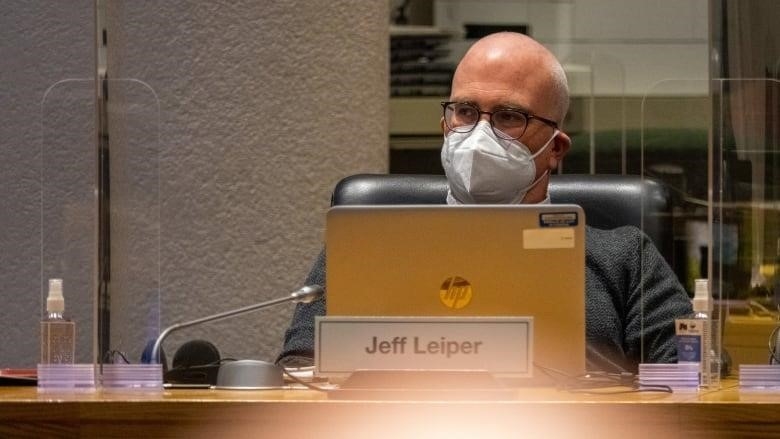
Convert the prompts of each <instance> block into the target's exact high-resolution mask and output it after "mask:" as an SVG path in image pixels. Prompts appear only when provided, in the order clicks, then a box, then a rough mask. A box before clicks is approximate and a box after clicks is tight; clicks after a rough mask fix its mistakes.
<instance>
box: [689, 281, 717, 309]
mask: <svg viewBox="0 0 780 439" xmlns="http://www.w3.org/2000/svg"><path fill="white" fill-rule="evenodd" d="M693 311H694V312H700V311H704V312H708V311H712V296H711V295H710V288H709V281H708V280H707V279H696V288H695V289H694V294H693Z"/></svg>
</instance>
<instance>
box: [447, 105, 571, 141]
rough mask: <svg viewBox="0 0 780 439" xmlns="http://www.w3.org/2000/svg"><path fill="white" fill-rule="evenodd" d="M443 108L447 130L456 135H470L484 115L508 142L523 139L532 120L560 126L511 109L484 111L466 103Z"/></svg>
mask: <svg viewBox="0 0 780 439" xmlns="http://www.w3.org/2000/svg"><path fill="white" fill-rule="evenodd" d="M441 106H442V108H443V109H444V123H445V124H446V125H447V128H449V129H450V130H451V131H454V132H456V133H468V132H469V131H471V130H473V129H474V127H475V126H477V123H478V122H479V118H480V116H482V115H483V114H487V115H489V116H490V126H491V128H492V129H493V132H494V133H495V134H496V136H498V137H500V138H502V139H506V140H514V139H519V138H520V137H523V134H525V130H526V128H528V122H529V121H530V120H531V119H537V120H539V121H540V122H543V123H544V124H546V125H549V126H551V127H553V128H555V129H558V124H557V123H556V122H554V121H552V120H550V119H545V118H543V117H539V116H535V115H533V114H529V113H526V112H524V111H520V110H514V109H511V108H506V109H500V110H496V111H482V110H480V109H479V107H477V106H476V105H474V104H469V103H466V102H442V103H441Z"/></svg>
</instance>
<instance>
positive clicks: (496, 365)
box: [314, 316, 533, 378]
mask: <svg viewBox="0 0 780 439" xmlns="http://www.w3.org/2000/svg"><path fill="white" fill-rule="evenodd" d="M314 364H315V373H316V374H318V375H324V376H344V375H348V374H350V373H352V372H353V371H355V370H359V369H368V370H371V369H373V370H377V369H379V370H387V369H401V370H402V369H428V370H487V371H489V372H492V373H494V374H497V375H505V376H513V377H520V378H525V377H529V378H530V377H532V376H533V317H341V316H318V317H317V318H316V320H315V345H314Z"/></svg>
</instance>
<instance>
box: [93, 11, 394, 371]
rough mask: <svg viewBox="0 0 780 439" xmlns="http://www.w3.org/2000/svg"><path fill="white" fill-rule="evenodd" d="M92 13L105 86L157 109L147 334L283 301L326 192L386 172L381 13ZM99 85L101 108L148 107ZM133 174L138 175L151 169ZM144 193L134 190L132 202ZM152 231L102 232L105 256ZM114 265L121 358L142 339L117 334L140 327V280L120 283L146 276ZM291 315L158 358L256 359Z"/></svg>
mask: <svg viewBox="0 0 780 439" xmlns="http://www.w3.org/2000/svg"><path fill="white" fill-rule="evenodd" d="M107 7H108V10H107V15H106V19H107V27H108V74H109V77H110V78H114V80H115V81H117V80H119V79H121V78H134V79H137V80H140V81H143V82H144V83H145V84H148V86H149V87H151V88H152V89H153V90H154V92H155V93H156V95H157V96H158V98H159V104H160V119H159V130H160V139H161V140H160V144H159V172H160V174H159V175H160V177H159V182H160V186H159V194H160V196H159V199H160V201H161V204H160V212H159V214H160V221H161V223H160V236H161V239H160V259H161V261H160V262H161V271H160V287H161V288H160V293H161V301H160V303H161V324H162V327H165V326H167V325H169V324H172V323H174V322H177V321H181V320H186V319H193V318H197V317H200V316H203V315H206V314H211V313H215V312H219V311H224V310H229V309H232V308H238V307H241V306H245V305H249V304H252V303H256V302H259V301H263V300H267V299H271V298H276V297H279V296H281V295H284V294H286V293H288V292H289V291H291V290H293V289H296V288H298V287H299V286H300V285H301V283H302V282H303V279H304V277H305V275H306V273H307V271H308V269H309V266H310V264H311V262H312V260H313V258H314V256H315V255H316V253H317V252H318V251H319V249H320V247H321V239H322V228H323V220H324V213H325V210H326V208H327V206H328V204H329V197H330V192H331V190H332V187H333V185H334V184H335V182H336V181H337V180H338V179H339V178H341V177H343V176H345V175H348V174H352V173H356V172H365V171H370V172H383V171H385V170H386V167H387V137H388V131H387V96H388V91H387V84H388V77H387V74H388V73H387V53H388V33H387V17H388V12H387V6H386V3H385V2H384V1H364V0H340V1H330V2H310V1H285V2H256V1H224V2H202V1H166V2H159V1H148V2H145V1H124V2H122V1H112V2H108V5H107ZM120 84H121V85H120ZM114 85H117V86H119V87H118V88H120V89H122V93H121V94H120V95H119V97H117V95H116V94H114V93H111V94H109V96H110V102H112V105H119V106H120V107H123V106H126V105H123V102H122V99H123V98H128V96H131V97H130V98H129V99H131V100H132V99H135V100H136V101H138V100H140V101H148V99H147V98H148V97H149V94H148V93H147V92H146V91H144V90H143V89H142V88H133V87H128V85H127V84H126V83H124V84H122V83H120V82H115V83H114ZM115 88H116V87H115ZM131 89H132V90H131ZM138 95H140V96H141V97H140V98H138V97H137V96H138ZM117 100H118V101H119V102H117ZM109 123H110V128H109V129H110V130H112V131H114V132H115V127H116V125H117V123H114V122H112V121H111V120H110V121H109ZM150 128H153V127H151V126H150ZM155 128H156V127H155ZM125 134H127V133H125ZM128 144H131V145H137V144H138V142H137V137H133V135H132V134H131V135H122V136H119V137H118V138H117V137H116V136H112V139H111V148H112V150H113V149H115V148H116V149H117V150H121V149H122V148H127V146H128ZM148 152H149V153H150V155H153V154H151V150H149V151H148ZM148 159H149V164H150V166H152V163H154V160H156V158H155V157H148ZM117 166H120V165H117ZM132 175H134V173H132V172H131V173H127V174H126V177H128V178H130V177H131V176H132ZM152 180H153V177H152V178H151V179H147V180H145V181H142V182H141V185H148V186H149V188H148V189H149V190H147V191H145V193H150V192H151V191H153V189H154V188H153V187H152V186H153V185H149V183H150V182H151V181H152ZM122 183H123V182H122V181H121V180H117V186H119V185H122ZM127 186H132V185H127ZM123 193H126V192H123ZM125 200H127V198H125ZM148 200H149V198H147V199H146V201H144V202H143V203H141V204H144V203H148ZM113 202H114V200H112V203H113ZM131 210H132V209H131ZM147 220H148V221H149V222H153V221H154V215H150V217H149V218H147ZM153 230H154V227H153V226H150V227H146V226H144V221H143V220H140V221H138V222H135V223H133V224H129V225H128V226H127V227H124V228H122V229H121V230H115V231H114V232H115V233H114V237H115V242H114V243H113V244H114V246H115V248H114V249H112V252H113V253H117V254H124V255H132V254H133V252H137V253H138V254H139V255H140V254H147V255H153V254H154V252H153V251H150V250H151V249H153V248H154V246H155V245H156V244H155V242H154V241H153V240H152V236H151V235H150V234H149V233H148V232H149V231H153ZM139 237H140V238H139ZM139 242H141V244H140V245H139ZM133 260H135V261H138V262H136V263H133V262H130V261H133ZM115 262H116V263H115V264H114V267H113V279H114V290H113V295H112V297H113V302H112V330H113V337H114V345H115V346H116V345H117V344H121V345H122V346H123V349H126V350H131V349H132V347H131V346H130V345H129V344H127V341H128V340H138V339H139V338H140V339H141V340H143V337H144V334H138V333H137V331H133V330H128V329H130V328H136V329H138V328H141V327H143V326H145V325H144V322H147V323H149V322H153V321H154V320H155V316H154V315H150V313H149V310H148V309H147V308H145V307H142V306H138V305H137V300H135V298H137V297H139V296H144V295H146V294H147V293H148V292H149V287H150V285H149V283H148V282H146V285H145V282H144V276H145V275H146V276H147V277H146V280H147V281H148V280H149V277H152V278H153V275H156V273H150V270H146V271H145V272H144V271H141V272H137V271H136V272H130V271H128V270H129V269H131V268H132V267H134V266H136V265H137V264H138V263H141V264H147V263H148V262H149V261H145V262H144V261H142V260H141V258H140V257H132V256H130V257H128V259H127V261H123V262H118V261H115ZM147 302H148V301H147ZM291 310H292V306H291V305H290V306H281V307H276V308H273V309H270V310H267V311H260V312H256V313H253V314H250V315H248V316H245V317H238V318H234V319H231V320H227V321H224V322H222V323H214V324H208V325H204V326H202V327H201V328H193V329H192V330H184V331H182V332H181V333H178V334H177V335H175V336H172V337H171V339H170V341H168V342H166V344H165V346H166V350H167V352H168V355H169V357H170V356H171V353H172V352H173V351H175V349H176V348H177V346H178V345H179V344H180V343H181V342H183V341H186V340H189V339H193V338H205V339H207V340H210V341H212V342H214V343H215V344H216V345H217V347H218V348H219V349H220V351H221V352H222V354H223V356H228V357H234V358H261V359H267V360H272V359H273V358H274V357H275V355H276V354H277V352H278V349H279V347H280V343H281V339H282V331H283V329H284V328H285V327H286V325H287V324H288V322H289V318H290V315H291ZM155 329H156V328H155ZM147 336H148V335H147ZM140 347H141V346H136V349H140Z"/></svg>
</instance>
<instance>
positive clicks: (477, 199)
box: [441, 120, 558, 204]
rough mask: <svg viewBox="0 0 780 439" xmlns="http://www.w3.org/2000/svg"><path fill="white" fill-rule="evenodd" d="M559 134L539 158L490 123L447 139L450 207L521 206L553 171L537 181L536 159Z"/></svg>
mask: <svg viewBox="0 0 780 439" xmlns="http://www.w3.org/2000/svg"><path fill="white" fill-rule="evenodd" d="M556 135H558V130H555V132H554V133H553V135H552V137H550V140H548V141H547V143H545V144H544V146H542V147H541V148H540V149H539V151H537V152H536V154H531V151H530V150H529V149H528V147H527V146H525V145H524V144H523V143H522V142H520V141H519V140H506V139H501V138H499V137H497V136H496V135H495V133H494V132H493V129H492V128H491V127H490V123H488V122H487V121H484V120H483V121H480V122H479V123H478V124H477V126H476V127H474V129H473V130H471V131H469V132H468V133H456V132H454V131H450V132H449V133H448V134H447V135H445V136H444V145H443V146H442V148H441V164H442V166H443V167H444V172H445V174H447V182H448V183H449V186H450V190H449V192H448V194H447V203H448V204H518V203H520V202H521V201H522V200H523V197H525V194H526V193H527V192H528V191H529V190H530V189H531V188H532V187H534V185H536V184H537V183H538V182H539V181H540V180H541V179H542V177H544V176H545V175H546V174H547V173H548V172H549V171H545V173H544V174H542V175H541V176H540V177H539V178H537V179H535V177H536V164H535V163H534V158H536V156H538V155H539V154H541V153H542V151H544V150H545V149H546V148H547V145H549V144H550V142H552V140H553V139H554V138H555V136H556Z"/></svg>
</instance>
